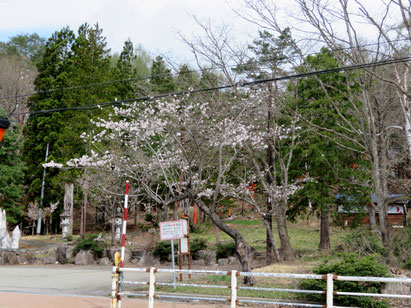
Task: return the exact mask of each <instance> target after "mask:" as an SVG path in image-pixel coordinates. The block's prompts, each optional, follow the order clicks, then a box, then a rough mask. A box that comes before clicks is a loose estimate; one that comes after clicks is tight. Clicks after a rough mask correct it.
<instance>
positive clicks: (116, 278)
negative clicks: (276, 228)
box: [112, 267, 411, 308]
mask: <svg viewBox="0 0 411 308" xmlns="http://www.w3.org/2000/svg"><path fill="white" fill-rule="evenodd" d="M125 272H147V273H149V282H144V281H127V280H124V273H125ZM156 273H187V274H213V275H229V276H230V277H231V283H230V285H229V286H221V285H201V284H190V283H168V282H156V276H155V274H156ZM240 276H248V277H270V278H294V279H321V280H326V281H327V289H326V290H323V291H316V290H300V289H283V288H259V287H248V286H239V285H238V284H237V280H238V277H240ZM336 280H345V281H366V282H391V283H411V279H410V278H385V277H356V276H337V275H333V274H328V275H309V274H284V273H253V272H238V271H235V270H233V271H212V270H180V269H175V270H173V269H157V268H154V267H151V268H121V267H113V281H112V308H121V298H122V296H134V297H148V307H149V308H153V307H154V301H155V299H156V298H158V299H166V300H184V301H188V300H192V301H194V300H195V301H209V302H228V303H230V307H231V308H236V307H237V305H238V303H247V304H266V305H267V304H268V305H270V304H271V305H281V306H292V307H327V308H331V307H336V308H344V307H341V306H334V304H333V299H334V295H347V296H369V297H385V298H400V299H411V295H398V294H376V293H355V292H339V291H334V281H336ZM123 285H148V286H149V289H148V294H147V293H131V292H123V291H122V286H123ZM155 286H173V287H174V288H175V287H176V286H184V287H196V288H222V289H230V290H231V296H230V297H228V298H224V297H209V296H207V297H204V296H203V297H201V296H186V295H184V296H179V295H170V294H156V293H155ZM237 290H256V291H257V290H258V291H267V292H274V291H277V292H289V293H306V294H308V293H311V294H325V295H326V305H321V304H310V303H289V302H280V301H273V300H262V299H249V298H239V297H238V296H237Z"/></svg>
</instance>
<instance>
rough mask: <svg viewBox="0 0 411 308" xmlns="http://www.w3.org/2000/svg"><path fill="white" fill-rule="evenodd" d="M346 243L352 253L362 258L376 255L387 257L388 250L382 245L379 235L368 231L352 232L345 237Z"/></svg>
mask: <svg viewBox="0 0 411 308" xmlns="http://www.w3.org/2000/svg"><path fill="white" fill-rule="evenodd" d="M344 242H345V244H346V246H347V247H348V249H349V250H350V251H352V252H355V253H356V254H358V255H359V256H360V257H364V256H369V255H374V254H379V255H381V256H386V255H387V248H386V247H385V246H384V245H383V244H382V242H381V239H380V238H379V237H378V235H377V234H374V233H371V232H370V231H368V230H363V229H361V230H356V231H354V232H351V233H349V234H348V235H347V236H345V238H344Z"/></svg>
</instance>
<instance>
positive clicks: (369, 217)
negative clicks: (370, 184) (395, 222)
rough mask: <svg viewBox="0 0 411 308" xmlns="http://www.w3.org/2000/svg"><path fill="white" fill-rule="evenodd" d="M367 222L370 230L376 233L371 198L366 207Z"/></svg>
mask: <svg viewBox="0 0 411 308" xmlns="http://www.w3.org/2000/svg"><path fill="white" fill-rule="evenodd" d="M368 220H369V222H370V230H371V232H373V233H377V232H378V231H377V223H376V221H375V207H374V203H373V201H372V197H371V203H370V204H369V205H368Z"/></svg>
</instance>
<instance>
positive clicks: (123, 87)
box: [115, 40, 137, 99]
mask: <svg viewBox="0 0 411 308" xmlns="http://www.w3.org/2000/svg"><path fill="white" fill-rule="evenodd" d="M136 58H137V57H136V55H135V54H134V48H133V43H132V42H131V41H130V40H127V41H125V42H124V47H123V51H122V52H121V53H120V56H119V58H118V60H117V64H116V69H115V76H116V78H117V79H118V80H122V81H121V82H119V83H116V97H118V98H119V99H127V98H132V97H135V95H136V94H137V87H136V83H137V80H133V79H136V78H137V69H136V68H135V67H134V65H133V64H134V62H135V60H136Z"/></svg>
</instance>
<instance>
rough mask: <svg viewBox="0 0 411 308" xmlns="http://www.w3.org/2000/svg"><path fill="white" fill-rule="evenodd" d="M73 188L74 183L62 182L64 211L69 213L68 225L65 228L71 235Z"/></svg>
mask: <svg viewBox="0 0 411 308" xmlns="http://www.w3.org/2000/svg"><path fill="white" fill-rule="evenodd" d="M73 189H74V184H72V183H66V184H64V211H67V212H68V213H70V225H69V226H68V229H67V234H68V235H73V199H74V197H73Z"/></svg>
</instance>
